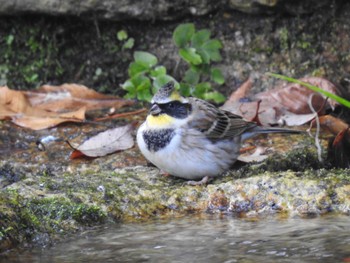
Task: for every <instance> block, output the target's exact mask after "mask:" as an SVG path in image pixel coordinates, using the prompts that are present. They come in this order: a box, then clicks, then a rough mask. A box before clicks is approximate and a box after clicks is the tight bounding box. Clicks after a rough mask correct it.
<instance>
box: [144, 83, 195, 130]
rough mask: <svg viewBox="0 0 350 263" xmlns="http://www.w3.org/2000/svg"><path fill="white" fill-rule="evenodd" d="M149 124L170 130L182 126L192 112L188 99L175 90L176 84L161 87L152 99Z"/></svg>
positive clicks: (148, 118)
mask: <svg viewBox="0 0 350 263" xmlns="http://www.w3.org/2000/svg"><path fill="white" fill-rule="evenodd" d="M151 103H152V106H151V109H150V111H149V114H148V117H147V122H148V124H149V125H150V127H152V128H163V129H164V128H170V127H174V126H177V125H182V124H183V123H184V122H185V120H186V119H187V117H188V116H189V115H190V113H191V111H192V107H191V104H190V103H189V101H188V99H186V98H184V97H182V96H181V95H180V94H179V93H178V92H177V90H176V89H175V86H174V82H173V81H171V82H168V83H167V84H165V85H164V86H163V87H161V88H160V89H159V90H158V91H157V93H156V94H155V95H154V96H153V98H152V101H151Z"/></svg>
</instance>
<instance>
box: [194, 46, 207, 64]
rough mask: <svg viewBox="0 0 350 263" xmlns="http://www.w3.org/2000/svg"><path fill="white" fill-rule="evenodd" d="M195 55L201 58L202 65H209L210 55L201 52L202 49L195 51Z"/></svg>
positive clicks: (203, 51)
mask: <svg viewBox="0 0 350 263" xmlns="http://www.w3.org/2000/svg"><path fill="white" fill-rule="evenodd" d="M197 53H198V54H199V55H200V56H201V59H202V61H203V63H204V64H209V63H210V54H209V53H208V52H206V51H205V50H203V49H202V48H199V49H198V50H197Z"/></svg>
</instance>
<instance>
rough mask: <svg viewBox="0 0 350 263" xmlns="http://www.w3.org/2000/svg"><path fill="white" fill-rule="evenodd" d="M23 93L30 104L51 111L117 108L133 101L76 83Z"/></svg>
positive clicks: (44, 87)
mask: <svg viewBox="0 0 350 263" xmlns="http://www.w3.org/2000/svg"><path fill="white" fill-rule="evenodd" d="M25 94H26V96H27V98H28V100H29V102H30V104H31V105H32V106H35V107H36V108H39V109H44V110H48V111H53V112H63V111H70V110H77V109H79V108H81V107H86V110H87V111H89V110H95V109H101V108H110V107H114V108H117V109H119V108H121V107H124V106H130V105H132V104H133V103H134V101H132V100H125V99H121V98H118V97H116V96H111V95H104V94H101V93H98V92H96V91H94V90H92V89H89V88H87V87H85V86H83V85H78V84H63V85H61V86H50V85H44V86H42V87H40V88H39V89H38V90H36V91H26V92H25Z"/></svg>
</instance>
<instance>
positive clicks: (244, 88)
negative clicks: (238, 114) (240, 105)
mask: <svg viewBox="0 0 350 263" xmlns="http://www.w3.org/2000/svg"><path fill="white" fill-rule="evenodd" d="M252 85H253V83H252V81H251V79H247V80H246V81H245V82H244V83H243V84H242V85H241V86H240V87H239V88H238V89H237V90H235V91H234V92H232V94H231V96H230V97H229V99H228V100H227V101H239V100H240V99H242V98H246V97H247V96H248V94H249V92H250V89H251V88H252Z"/></svg>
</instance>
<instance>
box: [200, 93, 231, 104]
mask: <svg viewBox="0 0 350 263" xmlns="http://www.w3.org/2000/svg"><path fill="white" fill-rule="evenodd" d="M204 99H205V100H212V101H214V102H215V103H222V102H224V101H225V100H226V98H225V96H224V95H222V94H221V93H220V92H217V91H213V92H207V93H205V94H204Z"/></svg>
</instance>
